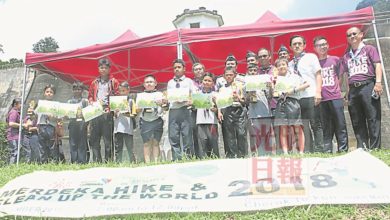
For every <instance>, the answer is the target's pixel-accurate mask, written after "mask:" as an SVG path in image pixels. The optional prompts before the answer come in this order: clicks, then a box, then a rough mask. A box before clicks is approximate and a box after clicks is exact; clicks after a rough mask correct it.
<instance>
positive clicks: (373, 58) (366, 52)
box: [340, 43, 381, 84]
mask: <svg viewBox="0 0 390 220" xmlns="http://www.w3.org/2000/svg"><path fill="white" fill-rule="evenodd" d="M359 47H361V49H360V50H359V48H358V49H357V50H352V51H351V50H349V51H347V52H346V53H345V55H344V56H343V60H342V65H341V69H340V70H341V71H342V73H348V83H349V84H352V83H354V82H361V81H365V80H370V79H373V78H374V77H375V63H380V62H381V61H380V58H379V53H378V51H377V49H376V48H375V47H373V46H371V45H364V44H363V43H362V44H361V45H359Z"/></svg>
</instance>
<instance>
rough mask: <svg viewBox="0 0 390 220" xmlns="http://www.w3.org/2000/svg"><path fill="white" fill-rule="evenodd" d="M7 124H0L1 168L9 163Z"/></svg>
mask: <svg viewBox="0 0 390 220" xmlns="http://www.w3.org/2000/svg"><path fill="white" fill-rule="evenodd" d="M8 153H9V152H8V141H7V124H6V123H4V122H0V167H2V166H5V165H6V164H7V162H8Z"/></svg>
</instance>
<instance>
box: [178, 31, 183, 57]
mask: <svg viewBox="0 0 390 220" xmlns="http://www.w3.org/2000/svg"><path fill="white" fill-rule="evenodd" d="M177 38H178V41H177V59H183V45H182V43H181V36H180V28H178V29H177Z"/></svg>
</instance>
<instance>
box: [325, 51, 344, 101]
mask: <svg viewBox="0 0 390 220" xmlns="http://www.w3.org/2000/svg"><path fill="white" fill-rule="evenodd" d="M320 65H321V77H322V89H321V95H322V101H328V100H334V99H340V98H341V90H340V84H339V73H340V71H339V70H340V68H339V67H340V66H339V65H340V59H339V58H338V57H336V56H328V57H327V58H326V59H323V60H320Z"/></svg>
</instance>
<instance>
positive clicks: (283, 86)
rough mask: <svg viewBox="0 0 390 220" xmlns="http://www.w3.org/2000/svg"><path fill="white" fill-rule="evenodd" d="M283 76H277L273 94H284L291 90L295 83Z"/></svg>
mask: <svg viewBox="0 0 390 220" xmlns="http://www.w3.org/2000/svg"><path fill="white" fill-rule="evenodd" d="M291 80H292V79H291V78H287V77H285V76H278V78H277V80H276V84H275V92H286V91H287V90H290V89H292V88H293V85H294V84H295V81H294V80H293V81H291Z"/></svg>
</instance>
